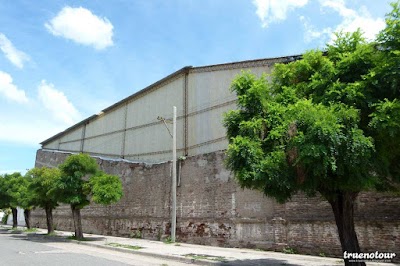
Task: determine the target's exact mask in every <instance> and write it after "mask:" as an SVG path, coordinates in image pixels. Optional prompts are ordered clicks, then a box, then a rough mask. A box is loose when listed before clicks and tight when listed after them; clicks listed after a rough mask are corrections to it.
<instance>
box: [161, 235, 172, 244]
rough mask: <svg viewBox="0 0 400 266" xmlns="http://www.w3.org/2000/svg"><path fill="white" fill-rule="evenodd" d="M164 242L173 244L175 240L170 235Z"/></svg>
mask: <svg viewBox="0 0 400 266" xmlns="http://www.w3.org/2000/svg"><path fill="white" fill-rule="evenodd" d="M163 242H164V244H172V243H174V242H173V241H172V238H171V237H170V236H169V237H167V238H165V239H164V241H163Z"/></svg>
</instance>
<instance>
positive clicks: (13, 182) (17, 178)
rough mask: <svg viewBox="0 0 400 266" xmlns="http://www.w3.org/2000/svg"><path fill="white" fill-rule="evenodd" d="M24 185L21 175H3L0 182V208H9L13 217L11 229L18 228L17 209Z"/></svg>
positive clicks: (17, 173) (16, 173)
mask: <svg viewBox="0 0 400 266" xmlns="http://www.w3.org/2000/svg"><path fill="white" fill-rule="evenodd" d="M24 185H25V180H24V178H23V177H22V176H21V173H19V172H15V173H13V174H5V175H4V176H3V178H1V182H0V186H1V187H0V190H1V192H0V193H1V194H2V195H1V197H0V208H11V211H12V216H13V228H17V226H18V213H17V207H18V206H19V201H20V199H21V198H22V195H21V191H22V190H23V186H24Z"/></svg>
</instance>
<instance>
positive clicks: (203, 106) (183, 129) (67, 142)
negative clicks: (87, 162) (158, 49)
mask: <svg viewBox="0 0 400 266" xmlns="http://www.w3.org/2000/svg"><path fill="white" fill-rule="evenodd" d="M275 61H276V60H275ZM272 63H274V62H271V60H267V59H266V60H258V61H247V62H245V63H237V64H235V63H233V64H226V65H216V66H209V67H198V68H189V69H187V70H186V71H182V72H181V73H178V74H177V75H174V76H172V77H171V78H167V79H166V80H164V81H163V82H161V83H159V84H157V85H155V86H154V87H152V88H149V89H147V90H146V92H145V93H141V94H139V95H137V97H132V98H131V99H129V100H127V101H121V104H118V105H116V106H115V107H113V108H111V109H110V110H107V109H106V111H105V112H104V113H102V114H99V115H98V116H95V117H94V118H92V119H88V120H87V121H84V123H81V125H79V126H75V127H72V129H71V130H67V131H66V132H63V133H60V136H59V137H57V138H55V139H53V138H52V139H50V141H47V142H45V143H44V144H43V148H44V149H55V150H63V151H73V152H80V151H81V152H87V153H91V154H95V155H102V156H105V157H111V158H125V159H128V160H134V161H144V162H161V161H167V160H170V158H171V156H172V150H171V146H172V139H171V136H170V135H169V133H168V131H167V129H166V128H165V125H164V123H163V122H161V121H159V120H158V119H157V117H159V116H161V117H164V118H166V119H171V118H172V106H176V107H177V116H178V118H177V149H178V151H177V155H178V156H180V155H188V156H192V155H198V154H203V153H208V152H213V151H217V150H224V149H226V148H227V143H228V142H227V139H226V132H225V128H224V127H223V125H222V120H223V114H224V113H225V112H226V111H228V110H232V109H234V108H236V103H235V99H236V96H235V94H233V93H231V92H230V90H229V88H230V85H231V82H232V80H233V79H234V78H235V76H236V75H238V74H239V73H240V72H241V71H242V70H251V72H252V73H255V74H257V75H261V74H262V73H264V72H270V66H271V64H272ZM168 126H169V127H170V128H171V131H172V126H171V125H170V124H169V125H168Z"/></svg>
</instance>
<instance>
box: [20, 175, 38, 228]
mask: <svg viewBox="0 0 400 266" xmlns="http://www.w3.org/2000/svg"><path fill="white" fill-rule="evenodd" d="M20 179H21V180H20V185H19V198H18V206H19V207H21V208H23V209H24V218H25V226H26V228H28V229H31V211H32V209H33V208H34V207H35V205H34V202H33V198H32V196H33V194H32V192H31V191H30V189H29V185H30V183H31V181H32V179H31V178H30V177H29V176H27V175H25V176H21V177H20Z"/></svg>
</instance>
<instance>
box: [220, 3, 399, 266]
mask: <svg viewBox="0 0 400 266" xmlns="http://www.w3.org/2000/svg"><path fill="white" fill-rule="evenodd" d="M393 6H394V10H393V12H392V13H391V14H389V15H388V19H389V21H391V19H392V20H395V19H393V18H397V21H396V23H397V24H396V31H395V32H396V34H397V33H398V32H399V21H398V17H399V9H398V6H399V5H398V3H397V4H393ZM387 23H388V20H387ZM391 27H392V26H391V24H390V23H388V25H387V27H386V29H385V30H384V31H383V32H382V33H381V35H380V38H379V39H378V41H379V43H368V42H366V41H365V40H364V39H363V38H362V34H361V33H360V32H359V31H357V32H354V33H352V34H338V35H337V39H336V41H335V42H334V44H332V45H328V47H327V53H326V55H324V53H322V52H321V51H309V52H307V53H305V54H304V55H303V58H302V59H301V60H298V61H294V62H291V63H288V64H277V65H275V67H274V70H273V72H272V74H271V76H270V81H268V80H267V79H266V77H265V76H262V77H261V78H256V77H255V76H254V75H252V74H250V73H243V74H242V75H240V76H239V77H237V78H236V79H235V80H234V81H233V83H232V90H233V91H234V92H236V94H237V98H238V101H237V103H238V107H239V108H238V110H233V111H230V112H228V113H227V114H226V116H225V118H224V125H225V127H226V129H227V135H228V137H229V146H228V150H227V167H228V168H229V169H231V170H232V171H233V172H234V174H235V177H236V179H237V180H238V182H239V183H240V185H241V186H242V187H246V188H250V189H258V190H261V191H262V192H263V193H264V194H265V195H267V196H270V197H273V198H275V199H277V201H278V202H285V201H287V200H288V199H290V197H291V196H292V195H294V194H295V193H298V192H303V193H305V194H306V195H308V196H314V195H316V194H317V193H319V194H320V195H322V196H323V197H324V198H325V199H326V200H327V201H328V202H329V203H330V205H331V207H332V210H333V213H334V217H335V222H336V225H337V228H338V233H339V239H340V243H341V246H342V250H343V251H348V252H360V247H359V243H358V239H357V235H356V232H355V228H354V218H353V215H354V202H355V199H356V197H357V195H358V194H359V193H360V192H361V191H364V190H369V189H374V188H376V189H379V190H383V191H387V190H397V189H398V183H399V182H400V171H399V164H398V162H399V160H400V102H399V97H400V90H399V85H398V84H399V78H400V77H399V75H398V74H396V73H395V74H393V73H392V74H387V73H384V71H387V70H388V69H390V68H392V70H393V71H398V70H399V68H398V66H399V64H397V65H395V64H394V63H393V65H391V66H388V63H387V60H389V59H390V60H392V61H394V62H399V61H398V60H399V55H400V53H399V50H398V47H399V46H398V45H397V46H396V45H394V44H391V43H389V42H388V41H387V40H393V41H395V42H397V43H398V42H399V39H398V38H397V37H394V36H393V35H394V33H393V31H391V30H389V28H391ZM392 28H394V26H393V27H392ZM391 36H392V37H391ZM396 36H397V35H396ZM345 263H346V265H348V264H349V262H348V261H345ZM359 264H360V265H365V263H359Z"/></svg>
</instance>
